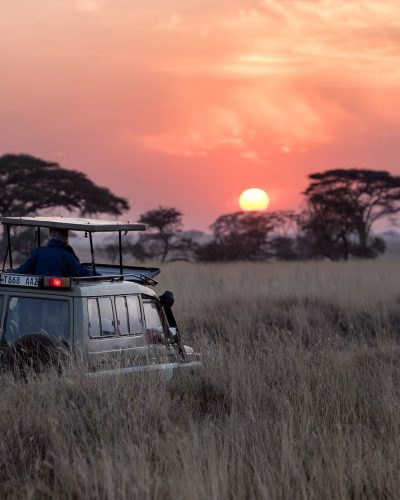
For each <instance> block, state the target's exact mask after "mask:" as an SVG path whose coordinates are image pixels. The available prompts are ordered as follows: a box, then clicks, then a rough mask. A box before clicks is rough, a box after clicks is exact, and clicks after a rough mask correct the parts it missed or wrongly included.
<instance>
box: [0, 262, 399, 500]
mask: <svg viewBox="0 0 400 500" xmlns="http://www.w3.org/2000/svg"><path fill="white" fill-rule="evenodd" d="M399 278H400V262H399V261H398V260H396V259H386V260H385V259H382V260H380V261H375V262H368V261H367V262H355V261H353V262H348V263H328V262H317V263H315V262H314V263H301V262H296V263H269V264H268V263H266V264H247V263H246V264H245V263H243V264H213V265H205V264H185V263H174V264H169V265H165V266H164V268H163V274H162V276H161V282H160V285H159V287H158V290H159V292H162V291H163V290H164V289H166V288H168V289H172V290H174V292H175V295H176V305H175V314H176V317H177V319H178V320H179V321H180V324H181V327H182V330H183V332H184V334H185V339H186V341H187V343H188V344H190V345H193V346H194V347H196V349H198V350H200V351H201V352H202V353H203V361H204V368H203V369H202V370H201V371H199V372H198V373H195V374H194V375H190V376H189V375H188V376H181V377H179V378H178V379H177V380H173V381H171V382H165V381H163V380H161V379H160V378H159V377H158V376H137V377H132V376H130V377H123V378H118V379H116V378H115V379H112V380H110V379H109V380H104V379H103V380H101V379H96V380H94V379H87V378H85V376H83V375H82V374H79V373H77V374H75V375H73V376H72V377H71V378H68V379H64V378H61V379H59V380H54V379H46V378H40V379H33V378H32V379H31V380H29V381H28V382H26V383H21V382H16V381H14V380H12V379H11V378H10V377H7V376H3V377H2V379H1V387H2V389H1V411H0V429H1V439H0V496H1V498H7V497H9V498H32V499H36V498H37V499H39V498H40V499H41V498H66V499H67V498H71V499H78V498H85V499H98V498H100V499H101V498H104V499H122V498H140V499H142V498H157V499H164V498H174V499H192V498H193V499H210V498H214V499H225V498H240V499H241V498H318V499H320V498H361V497H375V498H378V497H379V498H394V497H397V496H398V492H399V491H400V473H399V471H400V452H399V450H400V349H399V339H400V336H399V333H400V311H399V298H400V279H399Z"/></svg>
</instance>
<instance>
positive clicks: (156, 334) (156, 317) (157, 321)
mask: <svg viewBox="0 0 400 500" xmlns="http://www.w3.org/2000/svg"><path fill="white" fill-rule="evenodd" d="M143 310H144V317H145V321H146V334H147V338H148V340H149V342H151V343H162V342H163V341H164V339H165V333H164V325H163V321H162V319H161V314H160V313H161V311H160V308H159V306H158V304H157V303H156V302H155V301H145V302H143Z"/></svg>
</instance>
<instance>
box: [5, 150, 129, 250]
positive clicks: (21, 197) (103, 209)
mask: <svg viewBox="0 0 400 500" xmlns="http://www.w3.org/2000/svg"><path fill="white" fill-rule="evenodd" d="M0 190H1V197H0V215H12V216H26V215H35V214H37V213H40V212H43V211H46V210H49V209H57V208H59V209H60V208H63V209H66V210H68V211H76V212H78V213H79V214H80V215H86V214H95V213H108V214H112V215H120V214H121V213H122V212H123V211H125V210H127V209H129V204H128V202H127V200H125V199H124V198H120V197H118V196H115V195H114V194H112V193H111V191H109V190H108V189H107V188H104V187H99V186H96V184H94V183H93V182H92V181H91V180H90V179H88V178H87V177H86V175H85V174H83V173H81V172H77V171H76V170H67V169H64V168H61V167H60V166H59V165H58V163H55V162H48V161H45V160H42V159H40V158H35V157H33V156H30V155H26V154H21V155H12V154H7V155H3V156H1V157H0ZM31 233H32V230H30V229H25V230H22V229H21V230H19V231H18V232H17V234H16V235H14V238H13V247H14V250H16V251H17V252H19V253H20V254H22V253H23V254H24V253H26V250H27V248H26V246H27V245H28V244H29V242H30V241H32V242H33V240H32V237H33V234H31Z"/></svg>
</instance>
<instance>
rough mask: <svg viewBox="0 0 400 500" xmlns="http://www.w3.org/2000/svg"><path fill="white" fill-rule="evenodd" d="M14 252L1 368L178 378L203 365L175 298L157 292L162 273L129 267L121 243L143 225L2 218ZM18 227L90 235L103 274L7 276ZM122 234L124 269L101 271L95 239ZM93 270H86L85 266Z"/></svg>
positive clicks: (1, 296) (4, 298)
mask: <svg viewBox="0 0 400 500" xmlns="http://www.w3.org/2000/svg"><path fill="white" fill-rule="evenodd" d="M1 223H2V224H3V225H4V226H5V232H6V234H7V250H6V255H5V257H4V261H3V268H2V271H1V273H0V335H1V343H0V356H1V357H0V367H3V368H10V369H12V370H13V371H23V370H25V369H26V368H27V367H30V368H31V369H33V370H37V371H42V370H43V369H47V368H48V367H50V366H52V367H56V368H57V370H63V369H65V367H66V366H67V365H68V364H69V363H70V362H71V360H72V361H73V362H75V363H79V364H80V366H83V367H84V369H85V371H86V372H87V373H88V374H89V375H92V376H99V375H110V374H118V373H129V372H135V371H146V370H160V371H162V372H163V373H164V374H165V373H167V374H169V375H171V374H172V373H173V372H174V370H176V369H180V368H193V367H197V366H199V365H200V362H199V356H198V355H197V354H195V353H194V352H193V349H191V348H190V347H188V346H185V345H183V343H182V340H181V335H180V332H179V329H178V327H177V324H176V322H175V318H174V315H173V313H172V309H171V306H172V304H173V296H172V293H171V292H166V293H165V294H163V295H162V296H161V297H158V296H157V294H156V293H155V291H154V290H153V289H152V287H153V286H154V285H156V284H157V281H155V279H154V277H155V276H156V275H157V274H158V273H159V272H160V270H159V269H158V268H152V267H132V266H124V265H123V252H122V238H123V235H125V234H127V233H128V232H130V231H140V230H144V229H145V225H144V224H132V223H129V222H109V221H104V220H95V219H78V218H64V217H2V219H1ZM11 226H25V227H26V226H31V227H34V228H35V243H37V246H40V245H41V229H42V228H61V229H66V230H72V231H74V232H75V231H77V232H84V233H85V236H88V237H89V242H90V251H91V263H90V266H91V267H92V269H93V271H94V272H97V273H100V275H97V276H96V275H93V276H87V277H72V276H71V277H59V276H32V275H22V274H15V273H11V272H7V271H6V270H5V269H6V264H7V261H8V263H9V267H10V268H12V266H13V257H12V242H11V231H10V227H11ZM99 232H116V233H117V234H118V241H119V265H118V266H112V265H97V264H96V262H95V256H94V247H93V235H94V234H95V233H99ZM83 265H86V264H83Z"/></svg>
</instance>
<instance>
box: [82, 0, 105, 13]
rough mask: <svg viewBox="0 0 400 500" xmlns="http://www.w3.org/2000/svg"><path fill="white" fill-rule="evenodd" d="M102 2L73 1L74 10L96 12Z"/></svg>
mask: <svg viewBox="0 0 400 500" xmlns="http://www.w3.org/2000/svg"><path fill="white" fill-rule="evenodd" d="M103 2H104V0H75V8H76V9H77V10H81V11H84V12H97V11H98V10H100V9H101V7H102V6H103Z"/></svg>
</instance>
